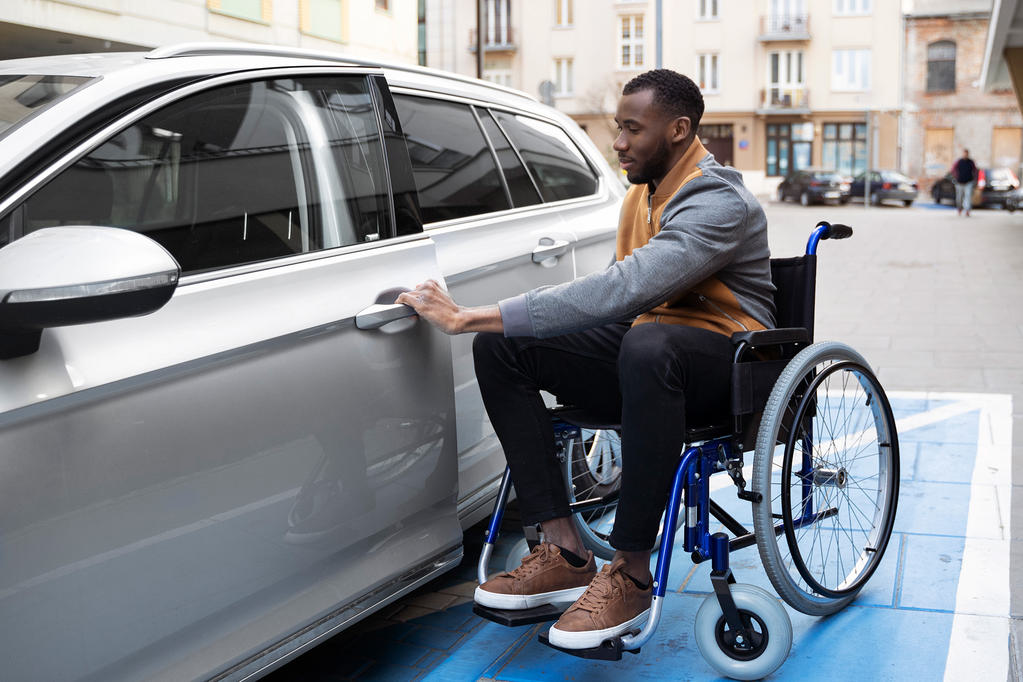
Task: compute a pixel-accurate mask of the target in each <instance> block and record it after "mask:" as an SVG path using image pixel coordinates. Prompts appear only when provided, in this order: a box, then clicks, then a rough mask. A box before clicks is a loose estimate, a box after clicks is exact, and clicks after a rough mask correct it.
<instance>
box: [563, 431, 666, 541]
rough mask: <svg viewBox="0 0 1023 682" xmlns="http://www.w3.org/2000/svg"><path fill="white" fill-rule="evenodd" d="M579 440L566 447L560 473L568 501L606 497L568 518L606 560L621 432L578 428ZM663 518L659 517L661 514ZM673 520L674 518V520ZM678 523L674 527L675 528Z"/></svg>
mask: <svg viewBox="0 0 1023 682" xmlns="http://www.w3.org/2000/svg"><path fill="white" fill-rule="evenodd" d="M582 436H583V438H582V441H581V442H579V441H575V442H573V443H572V444H571V447H569V448H568V454H567V456H566V457H565V464H564V470H563V471H564V473H565V481H566V484H567V486H566V489H567V492H568V501H569V502H570V503H571V502H577V501H580V500H588V499H592V498H594V497H607V498H609V499H608V501H607V503H606V504H603V505H601V506H600V507H598V508H596V509H594V510H592V511H587V512H578V513H575V514H572V522H573V523H574V524H575V526H576V529H577V530H578V531H579V536H580V537H581V538H582V541H583V544H584V545H585V546H586V549H588V550H590V551H591V552H593V554H594V555H595V556H597V557H598V558H601V559H606V560H607V561H610V560H611V559H613V558H614V553H615V549H614V547H612V546H611V543H610V542H609V541H608V539H609V537H610V534H611V528H612V526H613V525H614V515H615V513H616V512H617V511H618V491H619V488H620V487H621V477H622V473H621V471H622V469H621V467H622V464H621V463H622V455H621V436H620V435H619V433H618V432H617V431H611V430H606V429H604V430H592V429H582ZM662 521H663V518H662ZM676 521H677V520H676ZM678 530H679V528H678V523H676V524H675V531H676V532H678ZM660 542H661V531H660V529H658V531H657V539H656V541H655V543H654V546H655V548H656V547H658V546H659V545H660Z"/></svg>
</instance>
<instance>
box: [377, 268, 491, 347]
mask: <svg viewBox="0 0 1023 682" xmlns="http://www.w3.org/2000/svg"><path fill="white" fill-rule="evenodd" d="M395 303H404V304H405V305H407V306H409V307H411V308H414V309H415V311H416V314H418V315H419V317H421V318H423V319H424V320H426V321H427V322H429V323H430V324H432V325H433V326H435V327H437V328H438V329H440V330H441V331H442V332H444V333H445V334H463V333H465V332H503V331H504V326H503V325H502V323H501V311H500V310H499V309H498V307H497V306H496V305H492V306H483V307H481V308H463V307H462V306H460V305H458V304H457V303H455V301H454V299H452V298H451V296H450V295H448V292H446V291H444V289H442V288H441V286H440V285H439V284H437V282H435V281H434V280H432V279H428V280H426V281H425V282H423V283H422V284H420V285H418V286H417V287H416V288H415V289H413V290H412V291H406V292H405V293H403V294H401V295H400V296H398V298H397V300H395Z"/></svg>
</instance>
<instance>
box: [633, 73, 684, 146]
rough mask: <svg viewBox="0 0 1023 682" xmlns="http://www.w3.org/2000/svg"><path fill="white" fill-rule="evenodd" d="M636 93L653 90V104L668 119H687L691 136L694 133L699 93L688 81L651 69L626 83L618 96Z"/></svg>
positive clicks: (680, 76)
mask: <svg viewBox="0 0 1023 682" xmlns="http://www.w3.org/2000/svg"><path fill="white" fill-rule="evenodd" d="M640 90H653V93H654V103H655V104H657V105H658V106H659V107H661V109H662V110H663V111H664V113H666V114H667V115H668V116H671V117H672V118H678V117H679V116H687V117H688V118H689V120H690V121H692V124H693V131H692V133H691V134H693V135H695V134H696V129H697V128H698V127H699V126H700V119H701V118H702V117H703V93H701V92H700V88H699V87H698V86H697V85H696V83H694V82H693V80H692V79H691V78H688V77H687V76H683V75H682V74H680V73H678V72H676V71H672V70H671V69H653V70H652V71H647V72H645V73H641V74H639V75H638V76H636V77H635V78H633V79H632V80H630V81H629V82H628V83H626V84H625V87H624V88H622V94H623V95H631V94H632V93H634V92H639V91H640Z"/></svg>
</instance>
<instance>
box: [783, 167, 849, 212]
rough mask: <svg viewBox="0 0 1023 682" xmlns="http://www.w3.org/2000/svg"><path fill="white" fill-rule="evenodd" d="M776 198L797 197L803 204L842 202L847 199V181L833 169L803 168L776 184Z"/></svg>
mask: <svg viewBox="0 0 1023 682" xmlns="http://www.w3.org/2000/svg"><path fill="white" fill-rule="evenodd" d="M777 198H778V201H785V200H786V199H798V200H799V203H801V204H802V205H803V206H809V205H810V204H819V203H822V202H828V203H842V204H844V203H846V202H847V201H849V181H848V180H847V179H846V178H844V177H842V176H841V175H839V174H838V172H837V171H834V170H826V169H820V168H804V169H803V170H798V171H792V172H791V173H789V174H788V175H786V176H785V179H784V180H782V181H781V184H779V185H778V191H777Z"/></svg>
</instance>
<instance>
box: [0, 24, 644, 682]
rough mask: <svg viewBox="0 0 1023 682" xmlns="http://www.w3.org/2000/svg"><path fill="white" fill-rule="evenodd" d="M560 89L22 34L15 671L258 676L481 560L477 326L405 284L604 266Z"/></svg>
mask: <svg viewBox="0 0 1023 682" xmlns="http://www.w3.org/2000/svg"><path fill="white" fill-rule="evenodd" d="M623 195H624V189H623V187H622V184H621V182H620V181H619V180H618V178H617V177H616V174H615V173H614V172H613V171H612V170H611V169H610V168H609V167H608V165H607V163H606V162H605V161H604V160H603V158H602V156H601V154H600V153H599V151H598V150H597V149H596V148H595V147H594V145H593V144H592V143H591V142H590V141H589V139H588V138H587V137H586V135H585V134H584V133H583V132H582V131H581V130H580V129H579V127H578V126H577V125H576V124H575V123H573V122H572V121H571V120H570V119H569V118H567V117H566V116H564V115H562V114H560V113H558V112H557V111H555V110H554V109H552V108H550V107H546V106H543V105H541V104H538V103H537V102H536V101H535V100H533V99H531V98H529V97H528V96H525V95H523V94H522V93H518V92H516V91H513V90H510V89H507V88H503V87H500V86H496V85H492V84H487V83H483V82H480V81H474V80H470V79H467V78H462V77H459V76H455V75H451V74H445V73H442V72H438V71H432V70H427V69H421V68H418V67H405V66H388V65H381V64H376V63H370V62H366V61H359V60H355V59H348V58H345V57H344V56H339V55H337V54H330V53H312V52H306V51H301V50H289V49H279V48H273V47H268V46H265V45H260V46H246V45H240V44H215V45H186V46H180V47H167V48H160V49H157V50H154V51H152V52H149V53H130V54H103V55H76V56H60V57H47V58H38V59H26V60H17V61H8V62H0V246H3V248H2V249H0V472H2V473H0V547H2V548H3V549H2V554H0V558H2V561H0V631H2V632H3V633H4V636H3V638H2V639H0V661H3V664H2V667H3V676H4V678H6V679H40V680H70V679H80V678H81V679H86V678H87V679H103V680H115V679H130V680H138V679H143V678H146V679H148V678H150V677H160V678H161V679H197V678H202V679H206V678H211V677H216V678H217V679H242V678H248V677H250V676H259V675H262V674H265V673H266V672H269V671H270V670H272V669H273V668H274V667H275V666H277V665H279V664H280V663H281V662H282V661H283V660H285V659H286V658H288V657H290V656H292V655H294V654H295V653H296V652H298V651H299V650H302V649H303V648H307V647H309V646H311V645H312V643H314V642H315V641H317V640H318V639H320V638H323V637H325V636H327V635H329V634H330V633H332V632H335V631H337V630H339V629H341V628H344V627H347V626H349V625H351V624H352V623H355V622H356V621H358V620H359V619H360V618H362V617H364V616H366V615H368V614H370V613H373V612H374V611H375V610H377V609H379V608H381V607H382V606H383V605H385V604H387V603H388V602H389V601H392V600H394V599H395V598H397V597H398V596H400V595H401V594H404V593H405V592H407V591H409V590H411V589H414V588H415V587H417V586H419V585H421V584H423V583H425V582H426V581H428V580H430V579H432V578H433V577H435V576H437V575H439V574H440V573H442V572H443V571H446V570H448V569H449V568H452V567H454V566H456V565H457V564H458V563H459V560H460V558H461V556H462V532H463V529H464V528H465V527H467V526H468V525H470V524H472V523H475V522H476V521H477V520H479V519H480V518H482V517H483V516H485V515H486V513H487V512H488V510H489V508H488V502H489V501H490V500H491V499H492V498H493V497H494V496H495V494H496V489H497V485H498V481H499V477H500V475H501V473H502V471H503V469H504V459H503V456H502V453H501V449H500V445H499V444H498V442H497V440H496V438H495V437H494V435H493V430H492V429H491V427H490V424H489V422H488V420H487V417H486V413H485V411H484V408H483V404H482V402H481V399H480V395H479V390H478V388H477V384H476V381H475V376H474V374H473V368H472V361H471V360H472V359H471V346H470V344H471V339H470V338H468V337H454V338H450V337H447V336H445V335H444V334H442V333H439V332H437V331H436V330H434V329H433V328H431V326H430V325H428V324H426V323H424V322H421V321H419V320H418V318H415V317H414V316H412V311H411V309H410V308H407V307H405V306H400V305H394V299H395V296H396V295H397V293H398V292H400V291H401V290H404V289H408V288H411V287H414V286H415V285H416V284H418V283H420V282H422V281H424V280H426V279H427V278H433V279H436V280H438V281H440V282H442V283H444V284H445V285H446V286H447V287H448V288H449V290H450V291H452V292H453V294H454V296H455V298H456V299H458V300H459V301H460V302H461V303H465V304H470V305H472V304H478V303H484V302H493V301H496V300H498V299H499V298H502V297H506V296H511V295H514V294H518V293H520V292H522V291H523V290H525V289H528V288H531V287H536V286H539V285H543V284H556V283H559V282H564V281H567V280H571V279H572V278H574V277H576V276H578V275H581V274H585V273H587V272H589V271H592V270H596V269H599V268H603V267H604V266H605V265H606V263H607V259H608V257H609V254H612V253H613V250H614V235H615V229H616V226H617V221H618V212H619V207H620V203H621V199H622V197H623Z"/></svg>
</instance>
